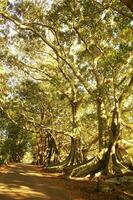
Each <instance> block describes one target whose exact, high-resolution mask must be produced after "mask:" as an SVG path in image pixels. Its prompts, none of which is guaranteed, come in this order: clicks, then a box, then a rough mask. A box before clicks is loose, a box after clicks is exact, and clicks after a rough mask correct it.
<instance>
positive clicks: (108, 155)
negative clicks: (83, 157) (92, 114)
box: [70, 108, 125, 177]
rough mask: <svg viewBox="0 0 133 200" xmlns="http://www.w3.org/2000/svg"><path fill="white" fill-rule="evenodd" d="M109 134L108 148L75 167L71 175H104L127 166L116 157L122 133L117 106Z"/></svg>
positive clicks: (118, 171)
mask: <svg viewBox="0 0 133 200" xmlns="http://www.w3.org/2000/svg"><path fill="white" fill-rule="evenodd" d="M109 134H110V140H109V143H108V148H106V149H103V150H102V151H100V153H99V154H98V155H97V156H96V157H94V158H93V159H92V160H91V161H90V162H88V163H86V164H84V165H82V166H79V167H77V168H75V169H74V170H73V171H72V173H71V175H70V176H75V177H81V176H82V177H84V176H87V175H91V176H93V175H95V174H96V173H98V172H100V173H101V174H104V175H107V174H110V173H113V174H115V173H121V172H122V168H125V166H124V165H123V164H118V159H117V157H116V149H117V148H116V147H117V146H116V145H117V140H118V138H119V135H120V124H119V121H118V110H117V108H115V109H114V110H113V115H112V123H111V127H110V132H109Z"/></svg>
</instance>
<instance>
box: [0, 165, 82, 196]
mask: <svg viewBox="0 0 133 200" xmlns="http://www.w3.org/2000/svg"><path fill="white" fill-rule="evenodd" d="M13 199H14V200H17V199H18V200H44V199H45V200H85V198H82V196H81V193H80V191H77V192H76V193H74V191H73V188H68V187H67V181H66V180H64V179H62V178H60V177H58V176H56V177H55V176H54V175H51V174H47V173H43V172H41V170H40V169H39V168H37V167H35V166H32V165H25V164H15V165H11V166H10V167H9V169H8V170H7V171H3V172H1V173H0V200H13Z"/></svg>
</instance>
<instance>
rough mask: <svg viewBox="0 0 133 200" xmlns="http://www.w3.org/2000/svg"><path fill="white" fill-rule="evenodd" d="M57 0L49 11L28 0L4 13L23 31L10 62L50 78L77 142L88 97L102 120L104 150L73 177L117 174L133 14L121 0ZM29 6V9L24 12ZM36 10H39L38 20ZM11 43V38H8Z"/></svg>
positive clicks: (129, 74)
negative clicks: (69, 112) (64, 101)
mask: <svg viewBox="0 0 133 200" xmlns="http://www.w3.org/2000/svg"><path fill="white" fill-rule="evenodd" d="M57 2H58V1H54V2H53V4H52V5H51V7H50V8H46V9H45V12H44V13H43V11H44V8H42V9H41V8H40V7H39V6H38V5H37V4H34V3H33V4H32V3H30V2H27V1H24V2H23V3H20V4H19V5H17V7H16V14H15V16H14V14H13V13H12V11H11V9H9V13H5V12H1V16H2V20H3V23H6V21H8V22H9V26H10V27H11V24H12V23H13V26H14V28H15V30H17V31H18V32H17V33H15V34H13V38H12V41H13V48H15V49H16V50H17V51H16V53H12V48H9V49H8V52H9V53H8V56H7V57H8V59H7V60H6V65H9V66H12V67H13V69H14V67H15V68H17V70H21V71H23V72H24V74H27V76H28V77H32V79H34V80H36V81H41V82H42V83H43V84H44V83H45V82H49V83H50V84H51V85H52V86H53V87H54V88H56V92H57V93H60V94H61V96H62V97H63V98H65V99H67V100H68V102H69V105H70V106H71V109H72V131H73V135H72V136H73V137H75V138H74V139H75V141H78V138H80V139H81V135H80V127H79V125H81V123H80V122H81V121H80V120H81V119H82V118H81V117H77V116H78V112H79V110H80V109H81V108H83V107H84V104H83V102H85V99H88V102H86V106H87V105H88V107H89V106H90V105H91V106H92V107H93V110H94V113H95V115H94V116H97V119H96V118H94V119H93V124H95V123H96V122H97V127H98V128H97V132H94V133H93V134H94V135H96V134H97V135H98V142H99V153H98V155H97V156H96V157H95V158H94V159H93V160H91V161H92V162H91V163H90V162H89V163H87V165H85V166H81V167H79V168H78V169H75V170H74V172H72V175H77V172H78V175H86V174H87V173H90V174H92V175H93V174H95V173H96V172H99V171H101V172H104V173H108V172H109V171H110V172H111V171H113V173H116V172H117V170H116V169H114V168H118V167H116V166H118V165H117V164H118V159H117V158H116V152H115V151H116V147H117V144H118V140H120V139H121V137H120V135H121V132H122V130H121V127H122V112H123V111H122V110H123V107H125V105H126V103H125V102H126V99H127V100H128V95H130V93H131V91H132V83H133V75H132V54H131V52H132V31H131V29H132V23H131V19H132V16H131V15H128V14H126V13H125V12H123V11H122V12H121V9H122V6H121V4H120V3H119V2H117V1H113V2H112V3H111V2H110V1H108V2H106V1H103V2H101V3H99V2H98V1H78V2H75V1H72V2H71V1H65V0H64V1H60V2H58V3H57ZM25 6H27V7H28V10H29V12H26V13H25V12H24V8H25ZM114 6H115V7H114ZM118 6H119V9H117V8H118ZM35 9H38V10H40V12H39V14H38V15H37V18H36V12H35ZM18 10H20V11H21V12H20V13H18ZM20 16H21V17H20ZM7 29H8V27H7V26H6V27H5V30H7ZM127 34H128V38H127V37H126V35H127ZM20 37H21V39H22V40H21V41H20ZM24 39H25V40H24ZM6 41H7V42H9V43H10V41H11V40H10V38H9V37H8V39H7V40H6ZM25 41H26V43H25ZM46 55H47V56H46ZM33 58H34V59H33ZM42 59H43V61H42ZM16 66H17V67H16ZM16 77H17V76H16ZM63 83H65V84H63ZM131 98H132V97H131ZM37 102H38V99H37ZM58 102H59V101H58ZM86 106H85V107H86ZM68 110H69V109H68ZM43 123H44V121H43ZM87 123H89V120H88V122H87ZM77 128H78V129H77ZM81 130H82V129H81ZM82 131H83V130H82ZM75 133H76V134H75ZM72 136H71V137H72ZM79 136H80V137H79ZM71 144H74V143H73V142H72V143H71ZM75 145H76V142H75ZM78 145H79V144H78ZM78 145H77V146H78ZM79 146H80V145H79ZM105 148H106V149H105ZM74 154H75V153H74ZM75 155H76V154H75ZM111 159H112V163H113V165H112V166H111V162H110V160H111ZM72 164H77V162H76V163H74V162H72ZM114 166H115V167H114ZM121 167H123V166H121ZM110 169H111V170H110ZM79 171H80V172H79Z"/></svg>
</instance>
